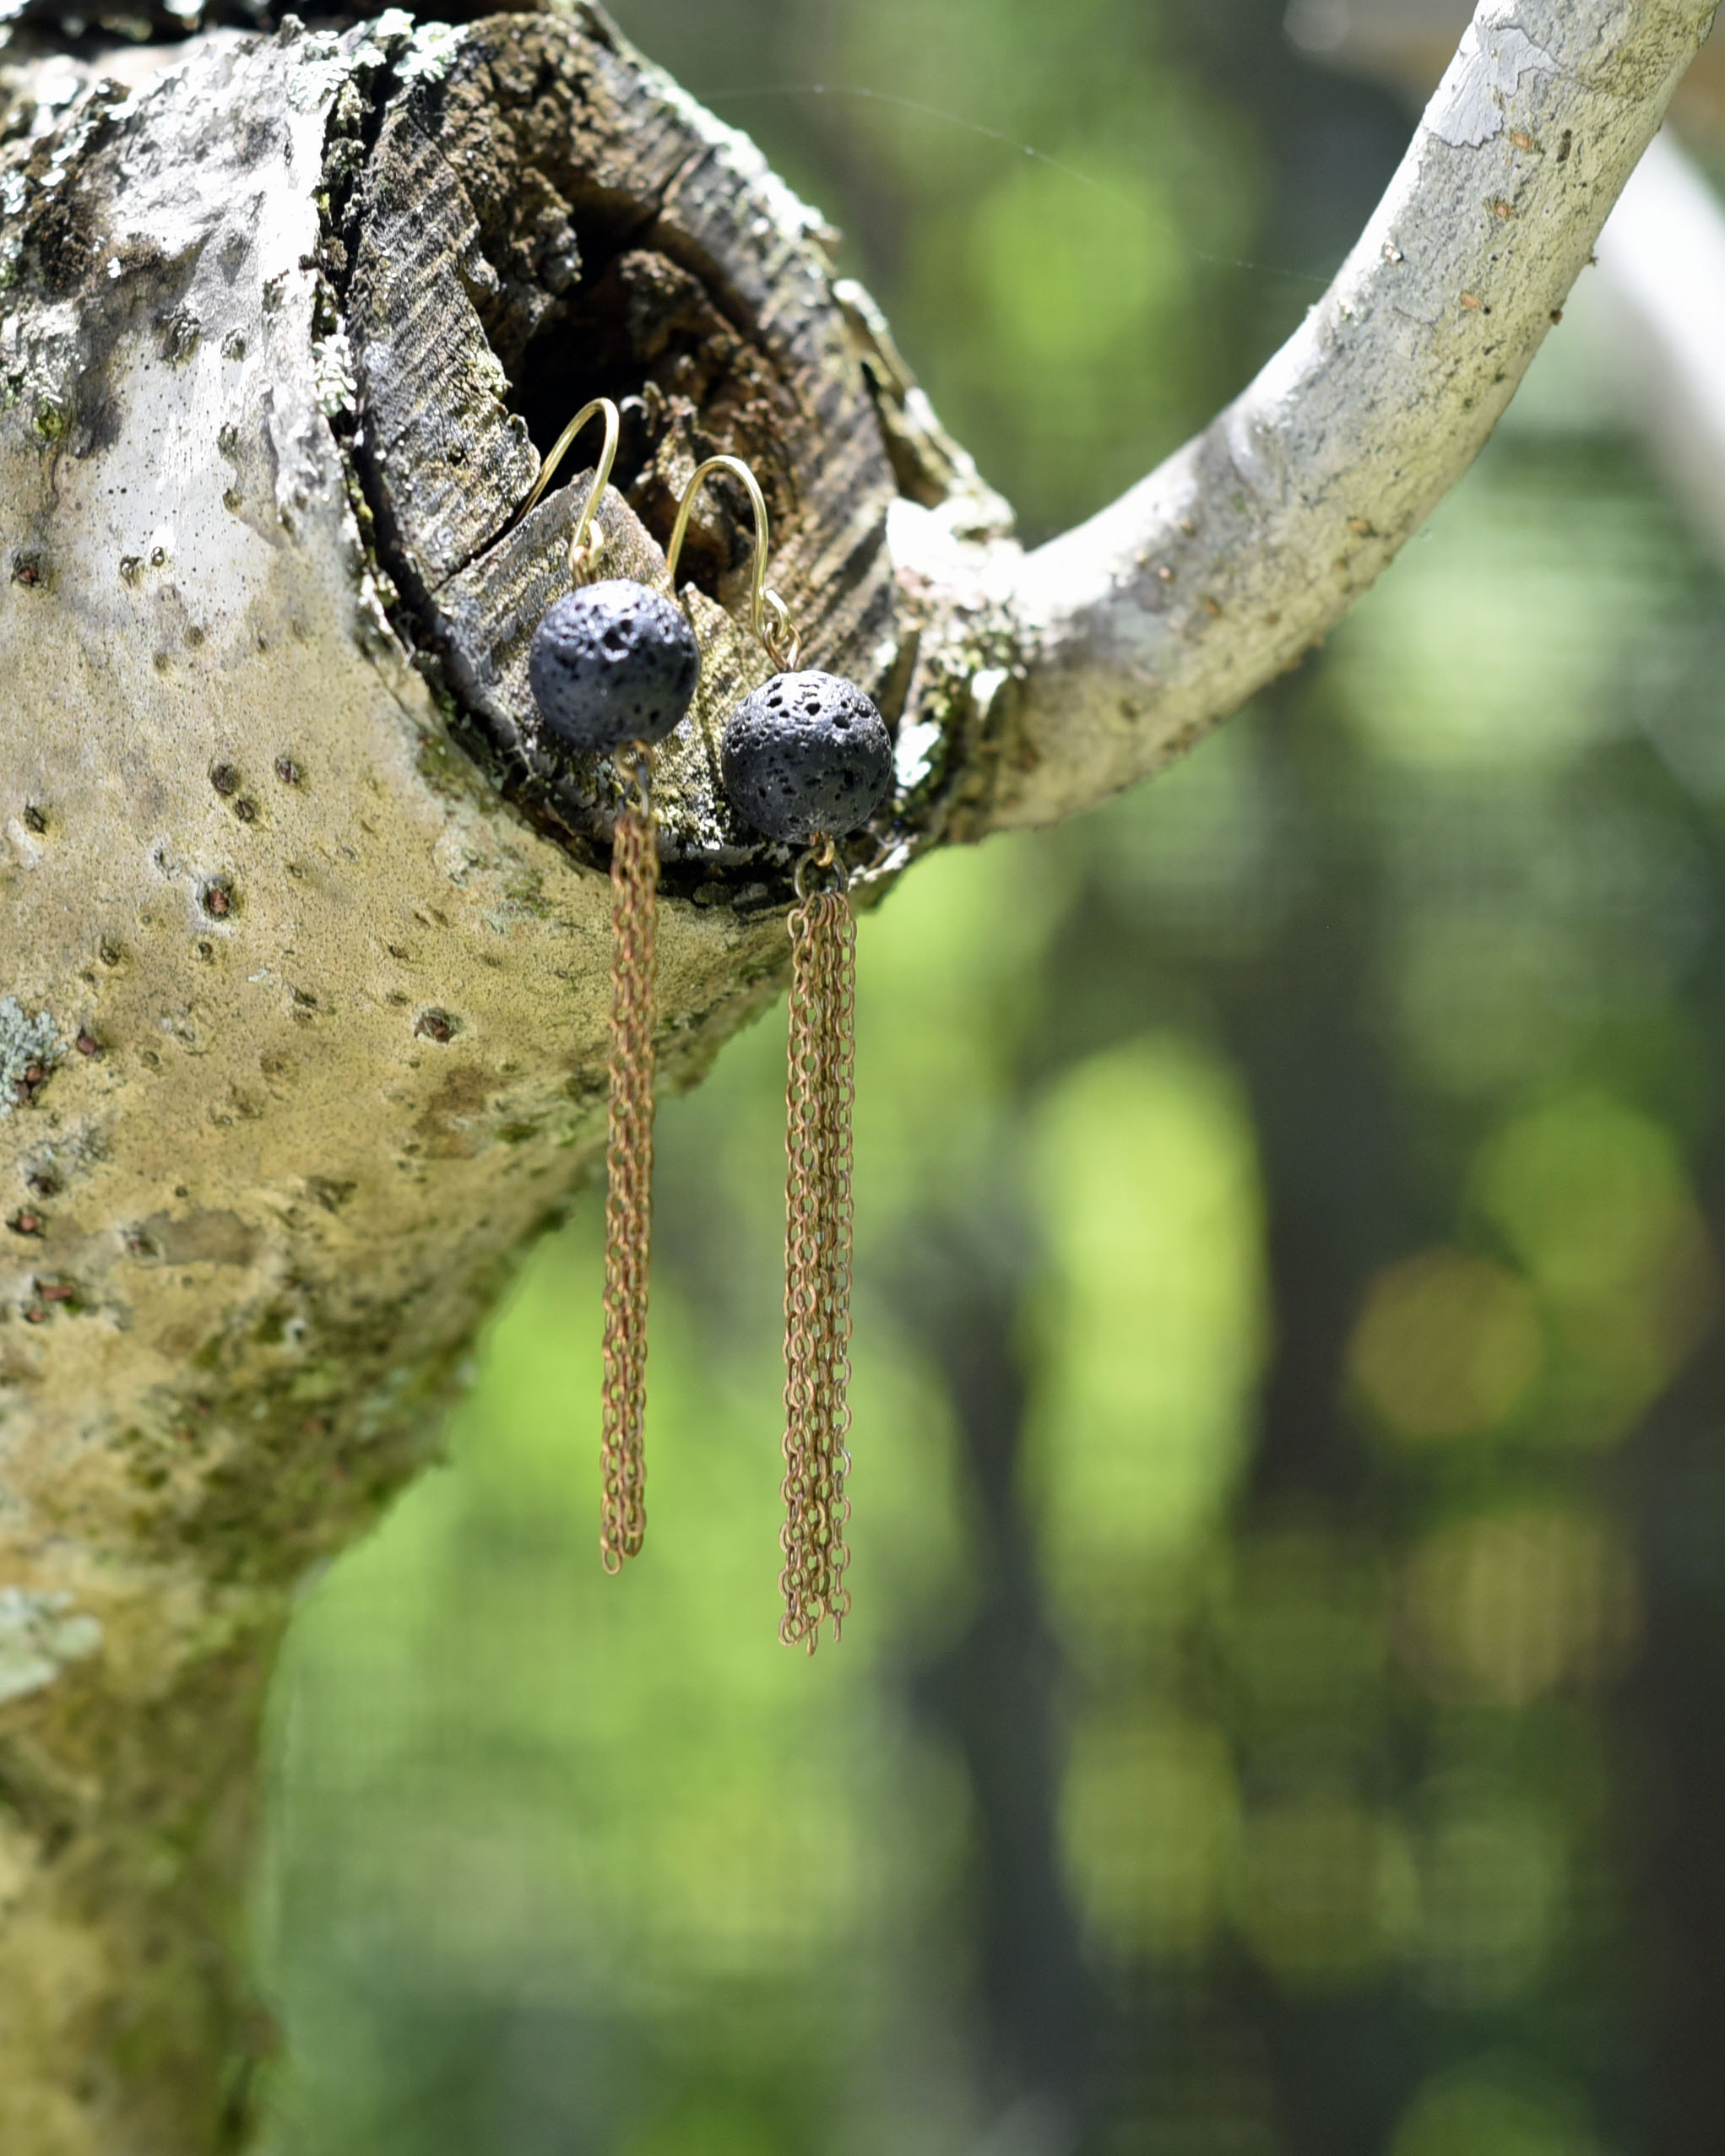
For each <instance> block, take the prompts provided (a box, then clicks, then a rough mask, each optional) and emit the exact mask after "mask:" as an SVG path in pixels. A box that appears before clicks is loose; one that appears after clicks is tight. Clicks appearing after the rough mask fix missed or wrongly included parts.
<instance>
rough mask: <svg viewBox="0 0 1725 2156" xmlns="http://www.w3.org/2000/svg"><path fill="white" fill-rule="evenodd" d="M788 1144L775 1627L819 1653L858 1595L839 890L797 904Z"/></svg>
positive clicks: (850, 1055) (846, 940)
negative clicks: (779, 1595)
mask: <svg viewBox="0 0 1725 2156" xmlns="http://www.w3.org/2000/svg"><path fill="white" fill-rule="evenodd" d="M788 925H789V930H790V939H791V993H790V1042H789V1086H788V1088H787V1099H786V1108H787V1113H786V1124H785V1151H786V1155H787V1167H788V1173H787V1178H786V1186H785V1283H784V1315H785V1335H784V1362H785V1374H784V1416H785V1421H784V1468H785V1472H784V1506H785V1524H784V1530H783V1532H782V1534H781V1536H780V1538H779V1541H780V1547H781V1548H782V1549H783V1551H784V1571H783V1573H782V1574H781V1575H780V1584H781V1586H782V1587H783V1589H784V1612H785V1613H784V1618H783V1620H782V1622H781V1623H780V1625H779V1637H780V1638H781V1639H783V1640H784V1641H785V1643H786V1644H787V1645H793V1644H796V1643H797V1642H799V1641H800V1642H801V1643H802V1644H804V1645H805V1646H806V1648H807V1650H808V1651H809V1653H810V1654H811V1655H812V1654H813V1653H814V1651H815V1649H816V1645H817V1644H819V1640H820V1636H821V1627H822V1622H824V1620H825V1619H826V1618H827V1617H831V1618H832V1619H833V1639H835V1640H837V1639H838V1637H839V1635H840V1633H841V1630H842V1628H843V1623H844V1617H845V1615H846V1613H847V1612H849V1608H850V1595H849V1590H847V1589H846V1587H845V1586H844V1571H845V1568H846V1566H847V1565H848V1564H849V1561H850V1553H849V1550H848V1549H847V1548H846V1547H845V1542H844V1526H845V1522H846V1520H847V1519H849V1513H850V1507H849V1503H848V1502H847V1500H846V1498H845V1494H844V1478H845V1472H846V1470H847V1469H848V1468H849V1465H850V1456H849V1453H848V1452H847V1451H846V1450H845V1447H844V1439H845V1436H846V1434H847V1433H848V1431H849V1427H850V1409H849V1403H848V1400H847V1397H846V1391H847V1387H848V1385H849V1379H850V1361H849V1346H850V1233H851V1198H850V1162H851V1138H850V1123H851V1108H852V1104H853V1102H854V1098H855V1085H854V1063H855V1048H854V1014H855V951H856V924H855V921H854V918H853V917H852V914H851V910H850V902H849V899H848V898H847V897H846V896H845V894H844V891H842V890H838V891H816V892H814V893H812V894H811V896H810V897H806V898H804V899H802V900H800V902H798V904H796V905H795V906H794V907H792V909H791V913H790V917H789V924H788Z"/></svg>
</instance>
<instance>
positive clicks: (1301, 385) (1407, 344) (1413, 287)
mask: <svg viewBox="0 0 1725 2156" xmlns="http://www.w3.org/2000/svg"><path fill="white" fill-rule="evenodd" d="M1713 13H1714V8H1713V4H1712V0H1485V4H1484V5H1483V6H1482V7H1481V8H1480V9H1479V11H1478V15H1477V16H1476V18H1475V20H1474V23H1473V27H1472V28H1471V29H1470V30H1469V31H1468V33H1467V36H1466V38H1465V39H1464V40H1463V42H1462V48H1461V50H1460V51H1459V52H1458V53H1457V54H1456V58H1455V61H1454V62H1453V63H1452V64H1451V68H1450V69H1449V72H1448V73H1446V76H1445V77H1444V79H1443V82H1442V83H1441V84H1440V86H1439V89H1438V90H1437V92H1436V95H1435V96H1434V98H1433V99H1432V101H1431V104H1430V105H1429V107H1428V108H1427V111H1426V113H1425V116H1424V122H1423V123H1422V125H1421V127H1420V128H1419V133H1418V135H1417V136H1416V138H1415V139H1414V142H1413V146H1412V147H1411V149H1409V151H1408V155H1407V157H1406V159H1405V160H1403V163H1402V167H1401V170H1400V171H1398V172H1397V176H1396V177H1395V180H1394V181H1393V182H1392V183H1391V187H1390V189H1389V192H1387V194H1386V196H1385V198H1384V200H1383V202H1382V203H1381V204H1380V206H1379V209H1378V210H1377V212H1376V214H1375V216H1374V217H1373V218H1372V219H1371V222H1370V225H1368V226H1367V228H1366V230H1365V231H1364V235H1363V236H1361V238H1360V241H1359V244H1358V246H1355V248H1354V249H1353V252H1352V253H1351V254H1350V255H1349V257H1348V260H1347V262H1346V263H1344V264H1343V268H1342V269H1341V271H1340V272H1339V273H1338V274H1337V278H1336V280H1335V282H1334V284H1332V286H1331V288H1330V290H1329V291H1328V292H1327V293H1326V295H1325V296H1324V298H1323V299H1322V300H1321V301H1320V302H1319V304H1318V305H1317V306H1315V308H1314V309H1313V310H1312V312H1311V314H1310V316H1309V317H1308V318H1307V320H1306V321H1305V323H1304V324H1303V325H1302V327H1301V328H1299V330H1298V331H1297V332H1296V333H1294V336H1293V337H1292V338H1291V339H1289V341H1288V344H1286V345H1284V346H1283V349H1282V350H1281V351H1280V352H1278V353H1277V355H1276V356H1275V358H1274V359H1272V360H1271V361H1270V363H1269V364H1268V366H1266V367H1265V368H1264V370H1263V371H1262V372H1261V374H1260V375H1259V376H1258V377H1257V379H1256V381H1255V382H1253V383H1252V384H1251V385H1250V387H1249V388H1248V389H1247V390H1246V391H1245V393H1244V394H1242V395H1241V396H1240V398H1237V399H1236V400H1235V402H1234V404H1231V405H1230V406H1229V409H1227V410H1226V411H1225V412H1223V414H1221V415H1220V416H1219V418H1218V419H1217V420H1215V421H1214V423H1213V424H1212V425H1211V426H1210V427H1208V428H1207V430H1206V431H1204V433H1202V435H1200V436H1198V437H1197V438H1196V440H1195V441H1191V442H1190V443H1188V444H1187V446H1186V447H1185V448H1184V449H1182V450H1180V452H1178V453H1177V454H1176V455H1175V456H1174V457H1172V458H1169V461H1168V462H1167V463H1165V464H1164V465H1163V467H1162V468H1161V469H1160V470H1159V471H1158V472H1156V473H1154V474H1152V476H1151V477H1150V478H1148V479H1146V480H1144V481H1143V482H1142V484H1141V485H1138V486H1136V487H1135V488H1133V489H1132V490H1131V492H1130V493H1129V494H1127V495H1126V496H1123V497H1122V498H1121V499H1120V501H1117V502H1115V504H1114V505H1113V506H1111V507H1109V508H1108V509H1106V510H1104V512H1102V513H1101V515H1099V516H1098V517H1093V518H1092V519H1091V521H1090V522H1089V523H1086V524H1084V525H1082V526H1081V527H1080V528H1078V529H1077V530H1076V531H1073V532H1070V533H1068V534H1066V535H1065V536H1064V537H1063V538H1060V539H1055V541H1053V542H1052V543H1051V544H1049V545H1047V546H1044V547H1041V548H1039V549H1038V550H1036V551H1035V552H1034V553H1032V554H1030V555H1026V556H1023V557H1022V558H1019V559H1008V560H1006V561H995V562H994V563H992V564H990V565H987V566H985V568H984V569H983V570H982V571H981V572H979V575H978V577H977V582H978V585H979V588H981V589H986V590H987V591H988V592H989V593H990V595H991V596H992V598H993V599H994V601H995V603H996V604H1004V605H1005V607H1006V609H1007V610H1008V612H1009V613H1010V615H1011V616H1012V619H1013V620H1014V621H1015V623H1016V624H1017V627H1018V629H1019V631H1020V633H1021V635H1022V637H1023V644H1024V649H1023V659H1022V666H1023V680H1022V682H1021V683H1020V685H1019V687H1018V691H1017V696H1016V698H1015V699H1014V700H1013V706H1012V708H1011V709H1010V711H1009V712H1007V713H1005V714H1003V715H1002V721H1001V723H997V724H996V727H995V741H996V744H997V745H996V747H995V758H994V764H995V767H994V772H993V775H992V778H991V780H990V782H989V783H987V784H986V785H985V787H983V788H980V789H977V794H976V798H974V805H973V806H972V807H971V808H970V809H969V810H968V823H969V825H970V826H972V827H989V826H1001V825H1023V824H1037V823H1045V822H1049V821H1053V820H1055V818H1058V817H1060V816H1064V815H1071V813H1072V812H1073V811H1074V810H1078V809H1082V808H1083V807H1084V806H1086V805H1087V804H1089V803H1092V802H1093V801H1096V800H1098V799H1100V798H1102V797H1103V796H1104V795H1106V794H1112V793H1115V792H1117V791H1118V790H1119V789H1120V788H1122V787H1125V786H1129V785H1131V783H1133V781H1134V780H1136V779H1138V778H1142V777H1144V776H1146V774H1147V773H1148V772H1153V771H1155V770H1156V769H1158V767H1160V766H1161V765H1163V764H1164V763H1166V762H1167V761H1169V758H1170V757H1172V756H1174V755H1176V754H1178V753H1179V752H1180V750H1183V749H1185V748H1186V747H1187V746H1189V745H1190V744H1191V742H1192V741H1193V740H1195V739H1196V738H1197V737H1198V735H1199V734H1202V732H1203V731H1204V730H1205V729H1206V728H1207V727H1209V726H1211V725H1212V724H1213V723H1215V722H1216V721H1217V720H1218V719H1219V718H1223V717H1225V716H1226V714H1227V713H1228V712H1230V711H1233V710H1234V709H1235V708H1236V707H1238V705H1240V703H1241V702H1243V701H1244V700H1245V698H1246V697H1247V696H1250V694H1251V693H1252V692H1253V691H1254V690H1256V689H1257V688H1259V687H1261V685H1263V684H1264V683H1265V682H1267V681H1268V680H1271V679H1272V678H1273V677H1274V676H1275V675H1276V674H1278V673H1280V672H1282V671H1283V669H1285V668H1287V667H1288V666H1289V665H1291V664H1293V663H1294V661H1295V660H1296V659H1297V658H1299V655H1300V653H1302V652H1304V651H1305V650H1306V649H1307V648H1308V647H1310V645H1311V644H1312V643H1313V642H1315V641H1316V640H1317V639H1318V638H1320V637H1322V636H1323V634H1324V633H1325V631H1326V630H1328V629H1329V628H1330V627H1331V626H1332V625H1333V624H1334V623H1335V622H1336V621H1337V620H1340V619H1341V617H1342V615H1343V614H1345V613H1346V612H1347V610H1348V608H1349V607H1350V606H1351V605H1353V603H1354V602H1355V600H1356V599H1358V598H1359V595H1360V593H1362V592H1363V591H1364V590H1365V589H1366V588H1368V587H1369V586H1370V584H1371V583H1372V582H1374V580H1375V578H1376V577H1378V576H1379V575H1381V572H1383V570H1384V569H1385V568H1386V566H1388V565H1389V563H1390V562H1391V561H1392V560H1393V559H1394V557H1395V555H1396V554H1397V551H1398V550H1399V549H1400V548H1401V546H1402V544H1404V543H1405V541H1406V540H1408V539H1409V538H1411V537H1412V536H1413V534H1414V533H1415V532H1417V531H1418V530H1419V528H1420V526H1421V525H1422V523H1424V520H1425V519H1426V517H1428V516H1429V514H1430V513H1431V512H1432V510H1433V509H1434V508H1435V506H1436V505H1437V503H1438V502H1439V501H1441V500H1442V498H1443V496H1444V495H1445V494H1446V492H1447V491H1448V490H1449V489H1450V488H1451V486H1452V485H1454V484H1455V482H1456V479H1458V478H1459V477H1460V476H1461V474H1462V472H1463V471H1465V470H1466V469H1467V465H1468V464H1469V463H1471V462H1472V460H1473V458H1474V456H1475V455H1476V454H1477V453H1478V450H1479V448H1480V447H1481V446H1482V444H1483V443H1484V441H1485V440H1486V438H1487V437H1488V436H1489V434H1490V432H1491V430H1492V428H1493V427H1494V425H1496V423H1497V420H1498V418H1499V415H1500V414H1501V412H1502V411H1503V409H1504V408H1505V405H1506V404H1508V403H1509V401H1510V398H1511V397H1512V396H1513V395H1514V393H1515V391H1516V385H1517V384H1518V383H1519V382H1520V381H1521V379H1522V375H1523V374H1524V373H1525V372H1526V371H1527V366H1528V364H1529V362H1530V361H1531V360H1532V357H1533V355H1534V354H1535V352H1537V351H1538V349H1539V346H1540V344H1541V343H1542V342H1543V339H1544V337H1545V335H1546V333H1547V332H1548V331H1549V328H1550V327H1551V325H1552V323H1553V322H1554V321H1556V320H1557V319H1558V318H1559V317H1560V311H1561V309H1562V306H1563V303H1564V301H1565V297H1566V296H1567V295H1568V292H1569V290H1570V285H1571V284H1573V283H1574V281H1575V279H1576V276H1577V275H1578V274H1580V272H1581V268H1583V267H1584V265H1585V264H1586V263H1587V259H1588V257H1589V256H1590V254H1591V253H1592V247H1593V243H1594V241H1595V240H1596V239H1597V238H1598V234H1599V230H1600V228H1601V226H1602V225H1603V223H1604V221H1605V218H1606V215H1607V214H1608V211H1609V209H1610V208H1611V206H1612V204H1613V203H1614V202H1615V200H1616V199H1617V197H1618V195H1619V192H1621V190H1622V188H1623V187H1624V184H1625V181H1627V179H1628V178H1629V176H1630V172H1631V171H1633V170H1634V169H1635V164H1636V161H1637V160H1639V158H1640V157H1641V153H1642V152H1643V150H1644V149H1646V146H1647V144H1648V143H1649V142H1650V141H1651V140H1652V137H1653V135H1654V133H1655V132H1656V131H1657V127H1658V126H1659V122H1660V119H1661V116H1663V112H1664V111H1665V108H1666V106H1667V104H1668V102H1669V100H1670V98H1671V95H1672V93H1673V89H1675V88H1676V85H1677V84H1678V82H1679V79H1680V78H1681V76H1682V74H1683V72H1684V68H1686V67H1687V66H1688V64H1689V62H1690V61H1691V60H1692V59H1693V58H1694V57H1695V52H1696V51H1697V49H1698V48H1699V46H1700V45H1701V41H1702V40H1703V39H1704V38H1705V37H1706V34H1707V31H1708V30H1709V28H1710V27H1711V21H1712V17H1713ZM905 528H908V538H907V541H906V543H907V544H909V546H911V547H913V548H914V547H917V546H918V545H919V544H920V546H921V550H922V553H923V558H924V560H925V561H926V562H927V563H929V564H930V566H931V567H932V568H933V573H934V574H935V575H936V577H939V576H940V575H941V574H942V573H943V572H941V568H940V567H939V566H938V565H939V564H940V561H941V549H940V548H939V547H938V546H936V545H933V544H930V542H929V537H928V535H927V534H923V535H921V537H920V539H919V534H918V533H917V528H916V520H915V519H914V517H898V519H897V520H896V521H895V537H897V536H898V534H899V532H900V531H901V530H903V529H905ZM945 573H947V574H950V573H951V572H945Z"/></svg>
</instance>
